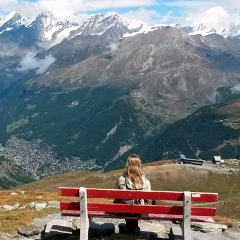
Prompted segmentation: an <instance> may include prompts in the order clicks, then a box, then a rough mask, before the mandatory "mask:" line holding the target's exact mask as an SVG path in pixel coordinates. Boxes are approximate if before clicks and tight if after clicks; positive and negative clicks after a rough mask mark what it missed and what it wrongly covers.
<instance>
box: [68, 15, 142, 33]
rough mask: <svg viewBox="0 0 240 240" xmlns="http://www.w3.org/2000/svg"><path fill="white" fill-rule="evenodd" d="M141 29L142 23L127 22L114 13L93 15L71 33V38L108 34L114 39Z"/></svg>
mask: <svg viewBox="0 0 240 240" xmlns="http://www.w3.org/2000/svg"><path fill="white" fill-rule="evenodd" d="M142 27H143V24H142V23H140V22H137V21H131V20H127V19H126V18H123V17H122V16H120V15H119V14H118V13H116V12H109V13H103V14H94V15H92V16H90V17H89V18H88V19H87V20H86V21H85V22H84V23H83V25H82V26H80V27H79V28H78V29H77V30H76V31H73V32H72V33H71V37H74V36H76V35H84V36H89V35H103V34H104V35H109V34H110V35H111V36H112V37H114V38H122V37H123V35H124V34H126V33H133V32H138V31H139V30H140V29H141V28H142Z"/></svg>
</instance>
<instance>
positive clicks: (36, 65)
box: [16, 53, 56, 74]
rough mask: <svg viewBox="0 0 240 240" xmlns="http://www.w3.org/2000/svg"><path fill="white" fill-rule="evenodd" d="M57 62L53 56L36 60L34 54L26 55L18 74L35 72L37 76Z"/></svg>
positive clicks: (18, 68) (20, 64)
mask: <svg viewBox="0 0 240 240" xmlns="http://www.w3.org/2000/svg"><path fill="white" fill-rule="evenodd" d="M55 61H56V59H55V58H54V57H53V56H52V55H48V56H46V57H45V58H43V59H39V58H35V56H34V54H32V53H30V54H28V55H26V56H25V57H24V58H23V59H22V60H21V61H20V63H19V67H17V69H16V70H17V71H18V72H28V71H30V70H35V72H36V74H42V73H44V72H46V70H47V69H48V68H49V67H50V66H51V65H52V64H53V63H54V62H55Z"/></svg>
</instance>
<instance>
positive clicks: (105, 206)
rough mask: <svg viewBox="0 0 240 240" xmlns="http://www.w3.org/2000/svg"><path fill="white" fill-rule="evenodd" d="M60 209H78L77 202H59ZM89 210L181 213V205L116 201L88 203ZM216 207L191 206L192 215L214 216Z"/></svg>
mask: <svg viewBox="0 0 240 240" xmlns="http://www.w3.org/2000/svg"><path fill="white" fill-rule="evenodd" d="M60 209H61V210H74V211H79V210H80V207H79V202H60ZM88 210H89V211H99V212H113V213H116V212H117V213H152V214H171V215H182V214H183V207H182V206H167V205H128V204H116V203H114V204H113V203H88ZM215 214H216V209H215V208H211V207H192V208H191V215H192V216H215Z"/></svg>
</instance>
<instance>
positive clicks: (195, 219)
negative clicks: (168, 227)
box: [62, 211, 214, 223]
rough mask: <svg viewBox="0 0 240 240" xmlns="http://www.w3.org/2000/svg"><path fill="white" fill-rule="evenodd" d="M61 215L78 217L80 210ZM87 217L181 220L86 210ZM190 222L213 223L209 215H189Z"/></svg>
mask: <svg viewBox="0 0 240 240" xmlns="http://www.w3.org/2000/svg"><path fill="white" fill-rule="evenodd" d="M62 216H73V217H79V216H80V211H63V212H62ZM88 217H98V218H119V219H137V220H140V219H141V220H166V221H167V220H169V221H182V220H183V216H182V215H164V214H149V216H148V217H130V216H121V215H114V214H109V213H106V212H92V211H89V212H88ZM191 222H208V223H213V222H214V221H213V219H212V218H211V217H206V216H204V217H203V216H202V217H194V216H193V217H191Z"/></svg>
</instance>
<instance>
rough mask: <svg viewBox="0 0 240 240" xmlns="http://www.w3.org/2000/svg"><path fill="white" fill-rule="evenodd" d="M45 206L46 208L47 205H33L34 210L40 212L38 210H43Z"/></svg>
mask: <svg viewBox="0 0 240 240" xmlns="http://www.w3.org/2000/svg"><path fill="white" fill-rule="evenodd" d="M46 206H47V203H36V204H35V209H36V210H37V211H40V210H43V209H45V208H46Z"/></svg>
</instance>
